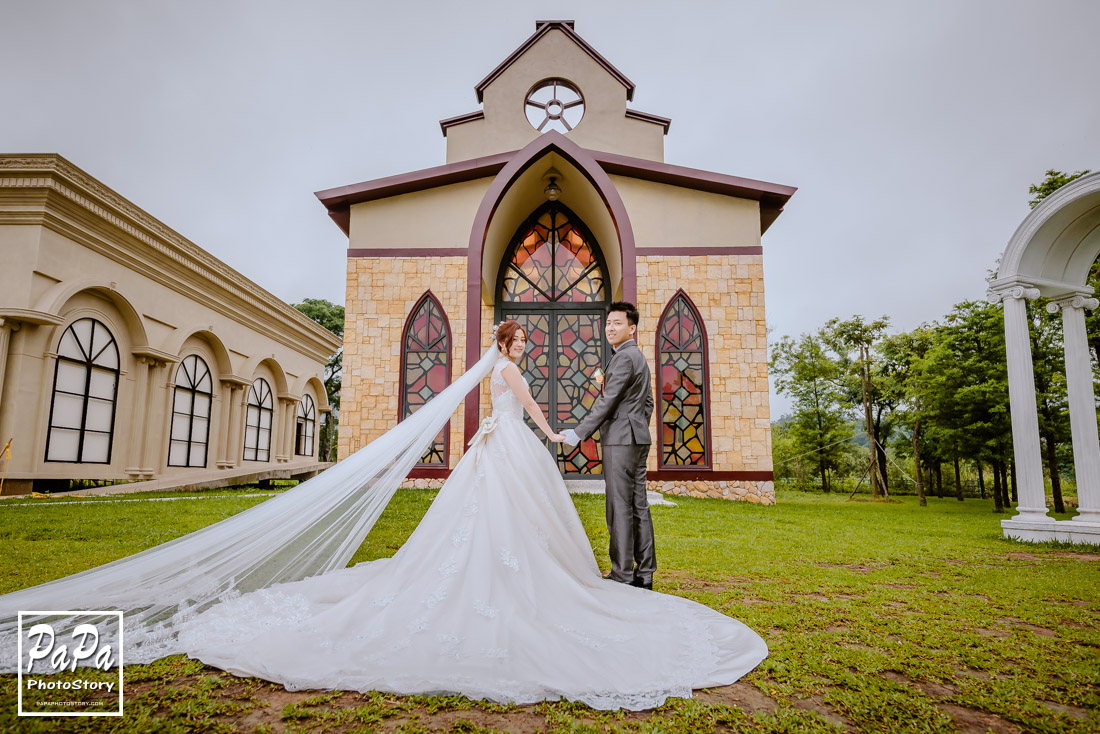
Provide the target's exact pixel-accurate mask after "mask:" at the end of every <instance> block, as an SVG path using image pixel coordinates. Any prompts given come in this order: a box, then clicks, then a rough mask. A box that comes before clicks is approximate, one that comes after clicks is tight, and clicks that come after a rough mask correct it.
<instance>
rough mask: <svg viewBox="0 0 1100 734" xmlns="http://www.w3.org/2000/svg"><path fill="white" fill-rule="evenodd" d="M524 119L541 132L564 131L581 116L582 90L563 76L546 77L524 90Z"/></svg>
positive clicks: (575, 124)
mask: <svg viewBox="0 0 1100 734" xmlns="http://www.w3.org/2000/svg"><path fill="white" fill-rule="evenodd" d="M524 110H525V111H526V112H527V121H528V122H530V123H531V127H533V128H535V129H536V130H538V131H539V132H540V133H544V132H547V131H549V130H557V131H558V132H560V133H567V132H569V131H570V130H572V129H573V128H575V127H576V126H577V123H579V122H580V121H581V118H582V117H584V97H583V96H581V91H580V90H579V89H577V88H576V87H575V86H573V85H572V84H571V83H569V82H567V81H565V80H564V79H545V80H543V81H541V82H539V83H538V84H536V85H535V86H534V88H532V89H531V91H530V92H529V93H528V94H527V101H526V102H525V103H524Z"/></svg>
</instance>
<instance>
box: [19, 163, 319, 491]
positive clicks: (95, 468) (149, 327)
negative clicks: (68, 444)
mask: <svg viewBox="0 0 1100 734" xmlns="http://www.w3.org/2000/svg"><path fill="white" fill-rule="evenodd" d="M0 250H2V251H3V252H4V254H5V267H4V268H0V368H2V369H0V445H2V444H3V443H4V442H6V441H7V440H8V438H12V440H13V442H12V460H11V462H10V463H9V464H8V465H7V467H6V481H5V493H10V491H12V490H13V489H19V490H26V489H28V488H29V482H30V481H31V480H33V479H36V478H56V479H61V478H70V479H105V480H110V479H147V478H157V477H171V476H179V475H183V474H186V473H189V472H195V471H198V470H199V469H198V468H192V467H168V466H167V465H166V464H167V456H168V428H169V421H170V414H171V398H172V393H173V390H174V385H175V380H176V373H177V369H178V365H179V362H180V361H181V360H182V359H184V358H185V357H187V356H188V355H190V354H199V355H200V356H201V357H202V359H203V360H204V361H205V362H206V363H207V366H208V367H209V369H210V371H211V377H212V380H213V384H212V393H213V395H212V402H213V405H212V409H211V426H210V434H209V444H208V455H207V464H206V467H204V469H206V470H209V469H215V468H233V467H235V466H238V467H239V466H242V463H241V461H240V449H241V443H242V442H243V411H238V413H239V415H238V416H237V420H236V421H231V420H230V417H231V416H230V413H231V411H230V410H229V404H230V403H231V402H233V401H243V400H244V399H245V397H246V389H244V388H246V387H247V385H249V384H250V383H251V382H252V380H254V379H255V378H256V377H258V376H261V375H263V376H265V377H268V378H270V381H271V383H272V388H273V391H274V392H275V405H274V408H275V411H274V425H273V437H272V443H271V461H270V462H266V463H264V462H247V463H248V464H249V466H250V467H255V468H257V469H261V468H262V467H263V466H265V465H271V466H274V465H277V464H278V465H286V464H288V463H293V462H296V461H299V460H301V457H295V456H294V455H293V451H294V446H293V431H294V420H293V418H294V413H295V411H296V409H297V400H299V399H301V396H302V395H303V394H305V393H309V394H310V395H311V396H312V397H313V399H314V400H315V402H316V403H317V406H318V408H319V409H320V408H326V407H327V401H326V400H325V397H324V390H323V387H322V386H321V380H322V379H323V370H324V364H325V361H327V358H328V356H329V355H330V354H331V353H332V352H334V351H335V350H336V349H337V348H338V347H339V341H338V339H337V338H336V337H334V336H333V335H332V334H330V333H329V332H327V331H325V330H324V329H322V328H321V327H320V326H318V325H317V324H315V323H314V322H312V321H310V320H309V319H307V318H306V317H305V316H303V315H302V314H300V313H298V312H297V311H296V310H294V309H293V308H292V307H290V306H288V305H287V304H285V303H282V302H281V301H279V300H278V299H276V298H275V297H274V296H272V295H271V294H269V293H267V292H266V291H263V290H262V289H261V288H259V287H258V286H256V285H255V284H254V283H251V281H248V280H247V279H245V278H244V276H242V275H240V274H239V273H236V272H235V271H233V270H231V269H230V268H228V266H226V265H224V263H221V262H220V261H217V260H216V259H214V258H212V257H211V256H209V254H207V253H205V252H203V251H201V250H200V249H199V248H198V247H197V246H196V245H194V244H193V243H190V242H188V241H186V240H184V239H183V238H182V237H180V236H179V235H178V234H176V233H175V232H173V231H171V230H169V229H168V228H167V227H165V226H164V225H163V224H161V223H160V222H157V221H156V220H155V219H153V218H152V217H150V216H149V215H148V214H146V213H145V212H142V211H141V210H140V209H138V208H137V207H135V206H133V204H131V203H130V202H128V201H126V200H125V199H123V198H122V197H121V196H119V195H118V194H116V193H114V192H113V191H110V190H109V189H107V188H106V187H104V186H103V185H102V184H100V183H99V182H97V181H95V180H94V179H92V178H91V177H90V176H88V175H87V174H86V173H84V172H83V171H80V170H79V169H77V168H76V167H75V166H72V164H69V163H68V162H67V161H64V159H61V158H59V157H51V156H4V155H0ZM82 317H91V318H95V319H96V320H98V321H100V322H101V323H103V324H104V325H105V326H106V327H107V328H108V329H109V330H110V332H111V334H112V336H113V337H114V339H115V341H116V344H117V345H118V348H119V356H120V375H119V383H118V392H117V397H116V401H115V419H114V433H113V438H112V448H111V462H110V464H91V463H83V464H80V463H68V462H46V461H45V451H46V441H47V429H48V420H49V412H50V404H51V401H52V398H53V379H54V372H55V364H56V361H57V349H58V343H59V341H60V339H61V336H62V334H63V333H64V331H65V329H66V328H67V327H68V326H69V325H70V324H72V323H73V322H74V321H76V320H77V319H79V318H82ZM280 394H281V396H282V398H283V400H282V401H280V400H279V395H280ZM320 418H321V416H320V415H319V416H318V419H319V421H320ZM318 431H319V425H318ZM314 454H316V446H315V448H314Z"/></svg>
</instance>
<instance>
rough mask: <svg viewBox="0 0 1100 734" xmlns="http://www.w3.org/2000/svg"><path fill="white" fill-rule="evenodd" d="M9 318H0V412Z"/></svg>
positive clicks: (2, 440)
mask: <svg viewBox="0 0 1100 734" xmlns="http://www.w3.org/2000/svg"><path fill="white" fill-rule="evenodd" d="M11 330H12V322H11V319H6V320H5V319H0V412H3V407H4V373H5V372H7V369H8V343H9V342H10V341H11ZM7 440H8V439H7V438H5V437H0V449H2V448H4V444H5V443H6V442H7Z"/></svg>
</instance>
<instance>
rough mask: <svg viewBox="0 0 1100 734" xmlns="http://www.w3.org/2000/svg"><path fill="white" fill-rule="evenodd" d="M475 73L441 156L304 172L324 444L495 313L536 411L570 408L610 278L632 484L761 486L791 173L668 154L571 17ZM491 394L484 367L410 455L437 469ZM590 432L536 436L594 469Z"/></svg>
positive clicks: (740, 492)
mask: <svg viewBox="0 0 1100 734" xmlns="http://www.w3.org/2000/svg"><path fill="white" fill-rule="evenodd" d="M474 90H475V92H476V94H477V100H478V102H479V103H480V104H481V108H480V109H478V110H475V111H473V112H468V113H466V114H462V115H458V116H456V117H451V118H448V119H445V120H441V121H440V123H439V124H440V128H441V130H442V133H443V135H444V136H445V137H446V143H447V152H446V163H445V164H444V165H440V166H437V167H435V168H429V169H426V170H420V171H414V172H411V173H405V174H400V175H396V176H390V177H387V178H382V179H377V180H373V181H366V182H363V183H358V184H351V185H348V186H342V187H340V188H335V189H330V190H326V191H320V192H318V193H317V196H318V198H319V199H320V200H321V201H322V203H323V204H324V205H325V206H326V207H327V209H328V212H329V215H330V216H331V217H332V219H333V220H334V221H335V222H336V224H337V225H338V226H339V227H340V228H341V229H342V230H343V231H344V232H345V233H346V234H347V236H348V241H349V242H348V251H347V299H346V311H345V313H346V323H345V330H344V357H343V359H344V362H343V365H344V371H343V383H342V396H341V420H340V435H339V444H338V457H339V458H343V457H346V456H348V455H349V454H350V453H352V452H354V451H355V450H357V449H358V448H360V447H362V446H363V445H365V444H366V443H368V442H370V441H371V440H372V439H374V438H376V437H377V436H379V435H381V434H382V433H384V432H385V431H386V430H387V429H388V428H390V427H391V426H392V425H393V424H394V422H395V421H397V420H400V419H402V418H404V417H405V416H407V415H409V414H411V413H412V412H413V411H415V410H416V409H417V408H418V407H419V406H420V405H422V404H423V403H424V402H425V401H426V400H428V399H430V398H431V397H432V396H433V395H435V394H436V393H437V392H439V391H440V390H441V389H443V387H445V386H446V385H447V384H448V383H449V382H450V380H451V379H452V377H453V376H454V375H457V374H460V373H462V372H463V371H464V370H465V369H466V368H467V367H468V366H469V365H472V364H473V363H474V362H476V361H477V360H478V358H479V357H480V355H481V354H482V352H483V350H484V349H485V348H486V347H487V345H488V344H489V343H490V341H491V337H490V333H491V331H492V328H493V324H495V323H497V322H499V321H501V320H503V319H515V320H517V321H519V322H520V323H522V324H523V325H524V328H525V329H526V331H527V334H528V338H529V344H528V351H527V353H526V355H525V357H524V359H523V361H522V363H521V364H520V368H521V369H522V370H523V372H524V374H525V375H526V377H527V380H528V382H529V383H530V386H531V390H532V393H533V394H534V396H535V399H536V400H537V401H538V403H539V405H540V406H541V407H542V409H543V410H544V411H545V413H546V414H547V416H548V418H549V422H550V424H551V426H552V427H553V428H554V429H555V430H557V431H561V430H564V429H566V428H568V427H571V426H575V425H576V424H577V423H578V422H579V421H580V420H581V419H582V418H583V417H584V416H585V415H586V414H587V412H588V411H589V410H590V409H591V408H592V406H593V405H594V404H595V402H596V400H597V398H598V397H599V386H598V383H597V382H596V381H595V380H594V379H593V373H594V371H595V370H596V369H597V368H599V367H601V366H603V365H606V363H607V362H608V360H609V359H610V357H611V349H610V345H609V344H608V342H607V340H606V337H605V335H604V330H603V323H604V318H605V314H606V308H607V305H608V304H609V303H611V302H612V301H615V300H627V301H631V302H634V303H635V304H636V305H637V307H638V310H639V312H640V314H641V319H640V324H639V328H638V333H637V340H638V344H639V346H640V348H641V349H642V351H643V353H644V354H645V356H646V358H647V360H648V361H649V365H650V368H651V370H652V371H653V375H654V389H655V395H654V399H655V405H656V410H655V413H654V420H653V423H652V425H651V431H652V435H653V450H652V451H651V454H650V460H649V470H648V475H649V479H650V484H651V488H653V489H658V490H661V491H665V492H674V493H683V494H692V495H706V496H719V497H727V498H730V499H745V500H748V501H752V502H761V503H765V504H771V503H773V502H774V496H775V495H774V487H773V484H772V454H771V429H770V420H771V417H770V412H769V407H768V366H767V342H766V338H767V335H766V327H765V320H764V277H763V248H762V245H761V236H762V235H763V233H764V232H765V231H767V229H768V227H769V226H770V225H771V224H772V222H774V221H775V219H776V218H777V217H778V216H779V214H780V213H781V212H782V210H783V207H784V205H785V204H786V203H787V201H788V199H789V198H790V197H791V196H792V195H793V193H794V191H795V189H794V188H793V187H790V186H782V185H778V184H773V183H766V182H763V181H755V180H750V179H745V178H739V177H736V176H731V175H727V174H723V173H714V172H710V171H702V170H697V169H692V168H685V167H682V166H677V165H671V164H668V163H665V162H664V137H665V135H667V134H668V132H669V127H670V124H671V121H670V120H669V119H667V118H664V117H660V116H658V115H655V114H650V113H647V112H641V111H638V110H635V109H631V108H630V107H628V103H629V102H630V101H631V99H632V97H633V94H634V83H633V82H632V81H630V79H628V78H627V77H626V76H625V75H624V74H623V73H622V72H621V71H619V70H618V69H617V68H615V67H614V66H613V65H612V64H611V63H610V62H609V61H608V60H607V59H605V58H604V57H603V56H601V55H600V54H599V53H598V52H597V51H596V50H595V49H594V48H593V47H592V46H591V45H589V44H588V43H587V42H586V41H585V40H584V39H582V38H581V37H580V36H579V35H577V33H576V31H575V29H574V23H573V21H538V22H536V25H535V32H534V34H533V35H531V36H530V37H529V38H528V39H527V40H525V41H524V42H523V43H522V44H521V45H520V46H519V47H518V48H517V49H516V50H515V51H514V52H512V54H511V55H509V56H508V57H507V58H506V59H504V61H502V62H501V63H500V65H499V66H497V67H496V68H495V69H493V70H492V71H491V72H490V73H489V74H488V75H487V76H486V77H485V78H484V79H482V80H481V81H480V82H479V83H478V84H477V86H476V87H475V88H474ZM489 411H490V405H489V393H488V389H487V386H486V385H483V386H482V388H481V389H480V390H479V391H477V392H475V393H472V394H471V396H470V397H469V398H468V399H467V401H466V404H465V406H464V408H463V409H461V410H460V411H458V412H457V413H456V415H455V416H454V418H453V419H452V421H451V422H450V424H449V426H448V428H446V429H444V431H443V432H441V434H440V436H439V437H438V439H437V440H436V442H435V444H434V445H433V446H432V447H431V448H430V449H429V450H428V451H427V452H426V453H425V455H424V456H423V458H422V461H421V463H420V464H419V465H418V466H417V468H416V469H415V470H414V472H413V474H412V475H411V476H412V477H414V478H418V479H419V480H421V481H420V483H421V484H422V485H424V486H432V485H438V484H439V483H440V482H441V481H442V479H443V478H445V477H446V476H447V475H448V473H449V471H450V469H451V468H453V467H454V466H455V463H456V462H457V461H458V459H459V458H460V456H461V454H462V451H463V448H464V447H465V446H466V444H467V442H468V441H469V440H470V438H471V437H472V436H473V434H474V432H475V431H476V430H477V427H478V424H479V422H480V420H481V418H482V417H484V416H486V415H488V414H489ZM539 435H540V437H541V433H540V434H539ZM597 438H598V434H597V435H596V436H594V437H593V439H592V440H589V441H585V442H583V443H582V444H581V445H580V446H577V447H569V446H564V445H553V444H549V443H548V444H547V447H548V450H550V451H552V452H555V454H556V457H557V461H558V466H559V467H560V469H561V472H562V474H563V475H564V476H565V477H566V478H567V479H570V480H574V479H576V480H583V479H600V478H601V477H602V470H603V469H602V464H601V460H600V450H599V445H598V442H597V440H596V439H597Z"/></svg>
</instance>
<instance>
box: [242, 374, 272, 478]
mask: <svg viewBox="0 0 1100 734" xmlns="http://www.w3.org/2000/svg"><path fill="white" fill-rule="evenodd" d="M274 406H275V401H274V400H273V399H272V397H271V386H270V385H268V384H267V380H265V379H264V378H262V377H260V378H258V379H257V380H256V381H255V382H253V383H252V387H250V388H249V389H248V410H247V412H246V413H245V422H244V460H245V461H270V460H271V423H272V416H273V414H274Z"/></svg>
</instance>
